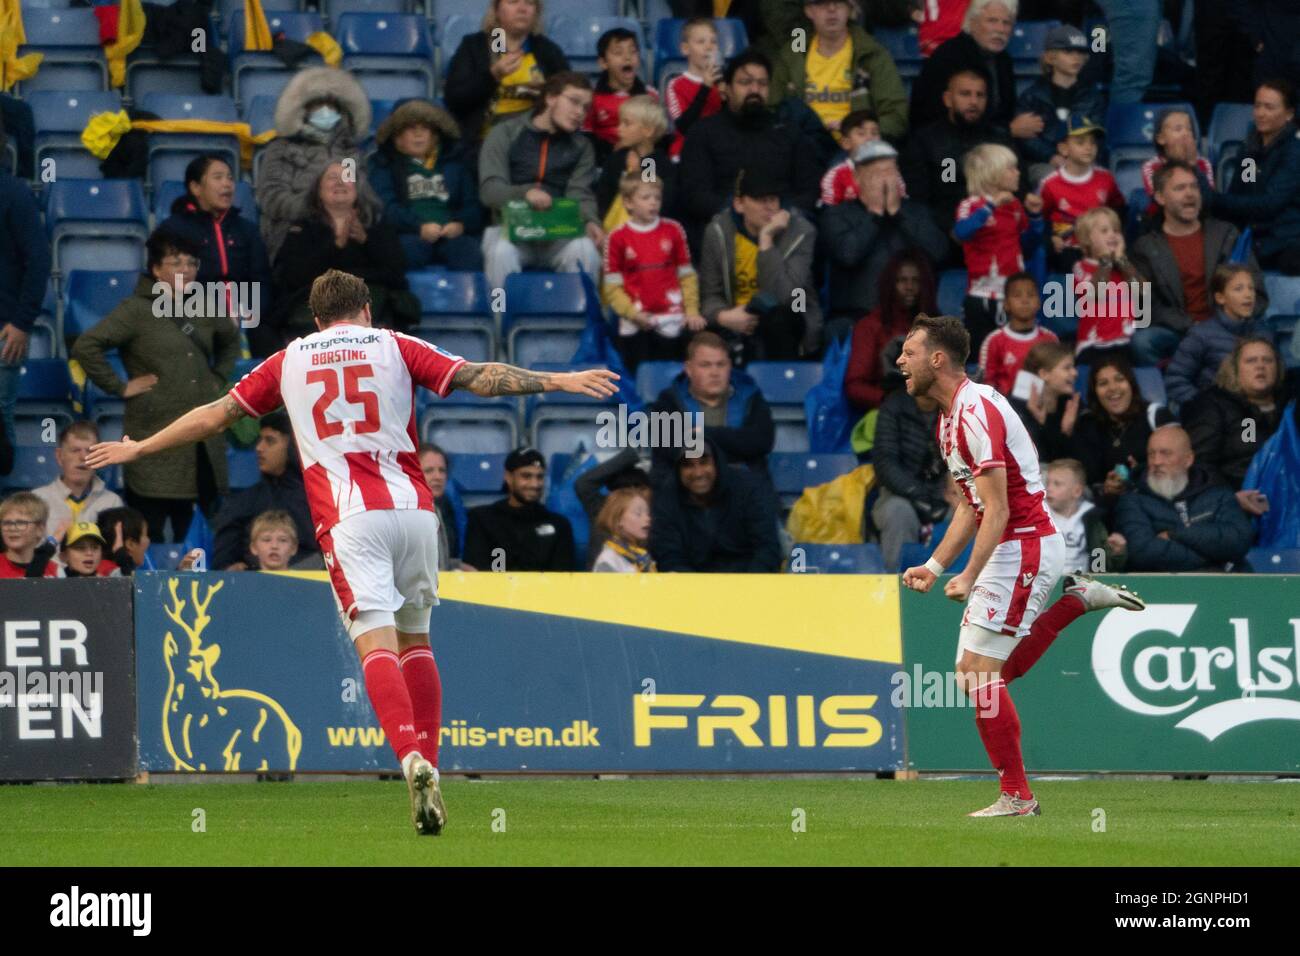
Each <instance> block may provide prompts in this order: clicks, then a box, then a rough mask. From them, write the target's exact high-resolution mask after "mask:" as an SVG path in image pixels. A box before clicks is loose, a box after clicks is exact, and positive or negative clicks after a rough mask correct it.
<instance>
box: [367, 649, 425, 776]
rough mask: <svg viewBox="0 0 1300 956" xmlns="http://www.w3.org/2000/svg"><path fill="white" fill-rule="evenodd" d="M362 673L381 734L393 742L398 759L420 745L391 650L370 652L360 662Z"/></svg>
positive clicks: (399, 672) (408, 696)
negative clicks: (381, 729)
mask: <svg viewBox="0 0 1300 956" xmlns="http://www.w3.org/2000/svg"><path fill="white" fill-rule="evenodd" d="M361 673H362V674H364V675H365V677H366V693H367V694H369V695H370V704H371V706H372V707H374V708H375V713H376V714H377V715H378V716H379V724H380V726H381V727H383V728H384V736H386V737H387V738H388V742H389V743H390V744H391V745H392V747H393V751H394V752H395V753H396V754H397V759H398V761H402V760H404V759H406V755H407V754H409V753H410V752H411V751H413V750H419V749H420V748H419V747H418V746H417V745H416V742H415V720H414V718H413V717H412V716H411V695H410V694H409V693H407V690H406V681H404V680H402V670H401V668H400V667H399V666H398V664H397V655H396V654H394V653H393V652H392V651H385V650H378V651H371V652H370V653H369V654H367V655H366V656H365V658H364V659H363V660H362V661H361Z"/></svg>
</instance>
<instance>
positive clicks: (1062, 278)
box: [1038, 272, 1079, 338]
mask: <svg viewBox="0 0 1300 956" xmlns="http://www.w3.org/2000/svg"><path fill="white" fill-rule="evenodd" d="M1056 288H1059V289H1060V290H1061V291H1060V301H1061V302H1062V303H1063V304H1064V303H1065V302H1067V301H1070V300H1072V299H1073V296H1070V295H1068V291H1069V288H1070V277H1069V276H1068V275H1066V274H1065V273H1064V272H1054V273H1052V274H1051V275H1049V276H1048V277H1047V280H1046V281H1045V282H1044V283H1043V289H1042V298H1043V307H1044V309H1045V308H1046V306H1047V297H1048V293H1049V292H1051V291H1052V290H1054V289H1056ZM1038 315H1039V321H1040V322H1041V323H1042V325H1043V327H1044V328H1048V329H1051V330H1052V331H1053V332H1055V333H1056V334H1057V335H1058V336H1059V337H1061V338H1071V337H1073V336H1074V335H1075V333H1076V332H1078V330H1079V317H1078V316H1077V315H1076V314H1075V310H1074V306H1073V304H1071V306H1070V309H1069V313H1068V314H1066V315H1047V314H1046V312H1045V311H1042V310H1040V311H1039V313H1038Z"/></svg>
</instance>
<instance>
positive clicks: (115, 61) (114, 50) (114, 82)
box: [104, 0, 144, 86]
mask: <svg viewBox="0 0 1300 956" xmlns="http://www.w3.org/2000/svg"><path fill="white" fill-rule="evenodd" d="M143 39H144V6H143V5H142V4H141V3H140V0H122V6H121V9H120V11H119V12H118V15H117V39H116V40H115V41H114V42H112V43H110V44H109V45H108V46H106V47H104V57H105V58H106V59H107V60H108V82H109V85H110V86H124V85H126V57H127V54H129V53H133V52H135V48H136V47H138V46H139V45H140V41H141V40H143Z"/></svg>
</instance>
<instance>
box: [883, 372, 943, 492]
mask: <svg viewBox="0 0 1300 956" xmlns="http://www.w3.org/2000/svg"><path fill="white" fill-rule="evenodd" d="M938 416H939V411H938V409H937V408H936V409H935V410H934V411H931V412H923V411H921V407H920V406H919V405H917V404H916V399H915V398H913V397H912V396H911V395H908V394H907V390H906V389H903V388H899V389H895V390H894V391H892V392H890V393H889V394H888V395H886V396H885V400H884V401H883V402H881V403H880V414H879V416H878V417H877V419H876V441H875V445H874V446H873V448H872V452H871V463H872V465H874V466H875V469H876V478H877V479H878V480H879V481H880V483H881V484H882V485H884V486H885V487H886V488H888V489H889V490H890V491H891V492H893V493H894V494H896V495H899V496H900V497H903V498H907V499H908V500H909V501H912V502H914V503H916V504H918V505H920V508H923V509H925V511H927V512H933V511H934V510H937V509H938V508H939V507H940V506H942V505H943V503H944V499H943V490H944V485H945V484H946V482H947V475H948V472H947V469H946V467H945V466H944V463H943V456H942V455H941V454H940V453H939V443H938V441H937V440H936V438H935V420H936V419H937V418H938ZM918 510H920V509H918Z"/></svg>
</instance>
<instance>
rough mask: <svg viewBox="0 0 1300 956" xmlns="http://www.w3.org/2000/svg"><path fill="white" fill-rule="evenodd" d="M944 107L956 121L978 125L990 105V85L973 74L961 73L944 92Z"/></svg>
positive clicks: (951, 80)
mask: <svg viewBox="0 0 1300 956" xmlns="http://www.w3.org/2000/svg"><path fill="white" fill-rule="evenodd" d="M943 105H944V106H945V107H947V109H948V112H949V113H950V114H952V117H953V118H954V119H958V120H961V121H963V122H966V123H978V122H979V121H980V119H981V118H982V117H983V116H984V111H985V110H986V109H988V105H989V89H988V84H987V83H985V82H984V80H983V79H982V78H981V77H978V76H975V75H974V74H971V73H959V74H958V75H956V76H954V77H953V78H952V79H950V80H949V81H948V88H947V89H946V90H944V91H943Z"/></svg>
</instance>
